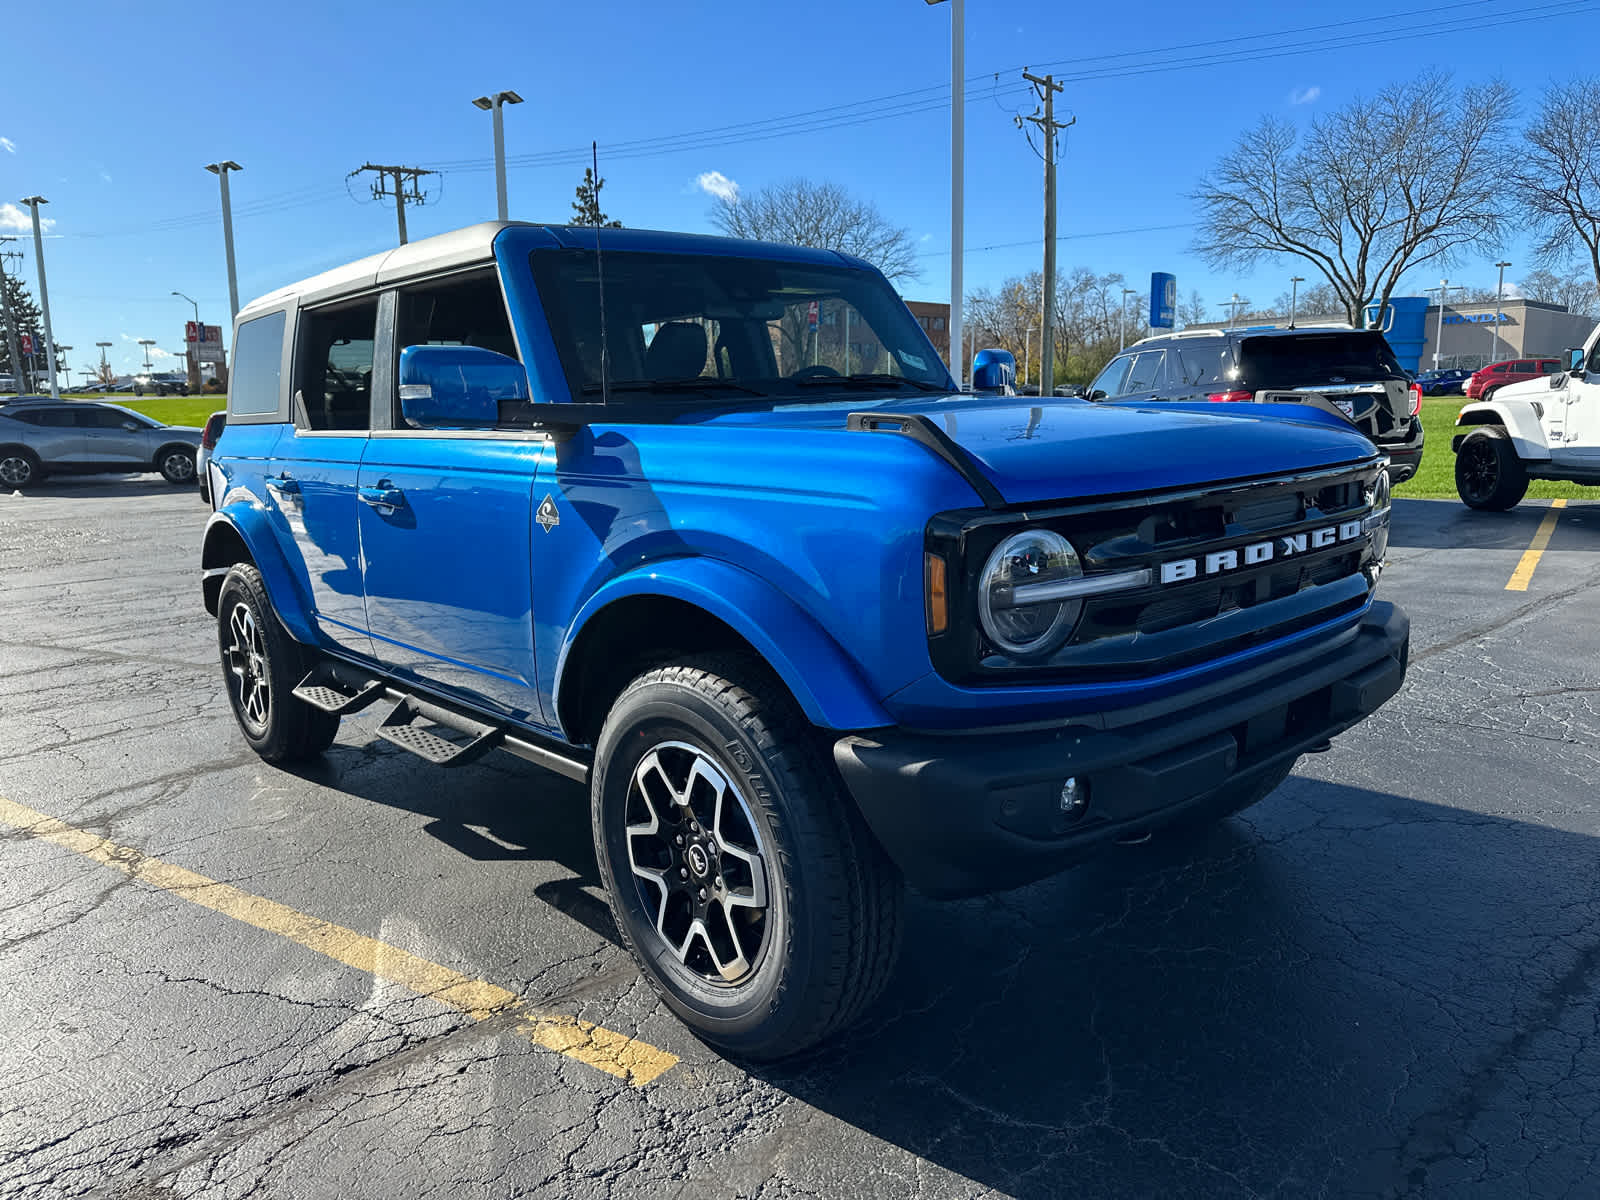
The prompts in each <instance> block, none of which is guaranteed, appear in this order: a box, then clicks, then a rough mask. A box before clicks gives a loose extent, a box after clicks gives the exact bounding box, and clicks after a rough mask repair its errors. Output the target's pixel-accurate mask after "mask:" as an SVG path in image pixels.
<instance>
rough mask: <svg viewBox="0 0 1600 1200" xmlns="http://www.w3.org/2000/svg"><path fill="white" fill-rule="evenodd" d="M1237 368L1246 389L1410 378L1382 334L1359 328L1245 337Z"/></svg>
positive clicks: (1299, 386) (1315, 385)
mask: <svg viewBox="0 0 1600 1200" xmlns="http://www.w3.org/2000/svg"><path fill="white" fill-rule="evenodd" d="M1239 373H1240V379H1241V381H1242V383H1243V385H1244V386H1245V387H1246V388H1248V389H1249V390H1250V391H1261V390H1262V389H1264V388H1302V387H1318V386H1321V385H1324V384H1340V383H1374V382H1378V381H1382V380H1390V379H1395V380H1406V381H1409V379H1410V376H1408V375H1407V374H1406V373H1405V372H1404V371H1402V370H1401V369H1400V363H1399V362H1398V361H1397V360H1396V359H1395V356H1394V351H1393V350H1391V349H1389V343H1388V342H1386V341H1384V340H1383V335H1382V334H1381V333H1372V332H1367V331H1363V330H1350V331H1348V332H1344V331H1339V332H1332V333H1299V334H1289V335H1284V336H1280V337H1249V338H1245V339H1244V340H1243V341H1242V342H1241V343H1240V344H1239Z"/></svg>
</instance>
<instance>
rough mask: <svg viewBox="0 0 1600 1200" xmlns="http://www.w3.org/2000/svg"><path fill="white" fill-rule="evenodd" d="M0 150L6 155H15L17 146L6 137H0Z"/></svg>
mask: <svg viewBox="0 0 1600 1200" xmlns="http://www.w3.org/2000/svg"><path fill="white" fill-rule="evenodd" d="M0 150H4V151H5V152H6V153H7V154H15V153H16V152H17V144H16V143H15V142H13V141H12V140H11V139H10V138H8V137H0Z"/></svg>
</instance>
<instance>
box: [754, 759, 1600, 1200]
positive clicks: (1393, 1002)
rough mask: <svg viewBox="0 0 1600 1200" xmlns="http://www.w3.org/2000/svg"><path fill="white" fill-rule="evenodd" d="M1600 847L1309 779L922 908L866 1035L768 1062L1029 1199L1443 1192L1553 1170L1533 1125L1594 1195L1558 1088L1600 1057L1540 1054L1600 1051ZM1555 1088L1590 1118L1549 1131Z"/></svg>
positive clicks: (877, 1128) (813, 1097)
mask: <svg viewBox="0 0 1600 1200" xmlns="http://www.w3.org/2000/svg"><path fill="white" fill-rule="evenodd" d="M1595 849H1596V845H1595V842H1594V840H1593V839H1592V838H1590V837H1587V836H1581V835H1575V834H1572V833H1568V832H1564V831H1559V830H1554V829H1549V828H1545V827H1541V826H1534V825H1528V824H1524V823H1521V822H1517V821H1511V820H1504V819H1499V818H1493V817H1483V816H1480V815H1478V814H1476V813H1469V812H1464V811H1462V810H1457V809H1451V808H1445V807H1438V806H1434V805H1429V804H1424V803H1420V802H1417V801H1412V800H1407V799H1403V798H1401V797H1397V796H1393V795H1387V794H1384V793H1379V792H1371V791H1364V790H1361V789H1357V788H1351V787H1344V786H1339V785H1334V784H1329V783H1323V782H1318V781H1313V780H1306V779H1303V778H1295V779H1293V780H1291V782H1290V783H1288V784H1286V785H1285V786H1284V787H1283V788H1282V789H1280V790H1279V792H1278V793H1276V794H1275V795H1274V797H1272V798H1271V799H1269V800H1268V801H1266V802H1265V803H1264V804H1262V805H1261V806H1258V808H1256V809H1253V810H1251V812H1250V813H1248V814H1245V815H1244V816H1243V817H1240V818H1235V819H1233V820H1231V821H1229V822H1226V823H1224V824H1223V825H1221V826H1219V827H1218V828H1217V829H1215V830H1214V831H1213V832H1212V833H1211V834H1210V835H1209V836H1207V837H1205V838H1204V839H1203V840H1201V841H1200V842H1199V843H1198V844H1195V845H1192V846H1187V847H1184V846H1173V845H1168V846H1162V845H1160V844H1157V843H1152V844H1150V845H1148V846H1146V847H1144V848H1131V849H1130V851H1129V852H1128V853H1125V854H1121V855H1118V856H1115V857H1112V858H1109V859H1104V860H1101V861H1099V862H1096V863H1092V864H1088V865H1086V866H1084V867H1081V868H1079V869H1077V870H1075V871H1072V872H1069V873H1067V874H1065V875H1063V876H1060V877H1057V878H1055V879H1052V880H1048V881H1044V882H1042V883H1039V884H1035V885H1033V886H1031V887H1029V888H1026V889H1023V890H1020V891H1017V892H1013V893H1010V894H1006V895H1001V896H996V897H989V898H984V899H978V900H971V901H964V902H960V903H946V904H935V903H933V902H928V901H917V902H916V903H915V904H914V905H913V908H912V912H911V917H910V925H909V930H908V937H907V945H906V948H905V954H904V957H903V958H902V960H901V967H900V969H899V971H898V974H897V976H896V978H895V980H894V983H893V985H892V986H891V988H890V990H889V993H888V995H887V996H886V998H885V1000H884V1001H883V1002H881V1003H880V1005H879V1006H878V1011H877V1012H876V1014H874V1017H873V1019H872V1020H871V1022H870V1024H869V1025H868V1026H867V1027H866V1028H864V1029H862V1030H859V1031H857V1032H856V1033H854V1034H852V1035H850V1036H849V1037H848V1038H847V1039H846V1040H844V1041H842V1042H840V1043H839V1044H837V1045H835V1046H833V1047H831V1048H829V1049H826V1050H824V1051H822V1052H821V1053H819V1054H816V1055H815V1056H813V1057H812V1058H811V1059H809V1060H807V1061H805V1062H803V1063H800V1064H797V1065H787V1066H777V1067H756V1068H751V1069H752V1070H753V1071H754V1073H755V1074H757V1075H758V1076H759V1077H761V1078H763V1079H765V1080H766V1081H767V1082H769V1083H771V1084H773V1085H774V1086H777V1087H779V1088H781V1089H782V1090H783V1091H785V1092H787V1093H789V1094H791V1095H793V1096H795V1097H797V1098H799V1099H801V1100H804V1101H805V1102H806V1103H807V1104H809V1105H812V1106H814V1107H816V1108H818V1109H821V1110H823V1111H824V1112H827V1113H830V1114H832V1115H833V1116H835V1117H837V1118H838V1119H839V1120H840V1121H842V1122H844V1123H845V1124H846V1125H848V1126H853V1127H854V1128H856V1129H859V1130H861V1131H864V1132H865V1133H866V1134H869V1135H871V1136H872V1137H873V1138H878V1139H882V1140H884V1141H887V1142H890V1143H893V1144H894V1145H896V1146H900V1147H903V1148H904V1149H906V1150H908V1151H910V1152H912V1153H914V1154H916V1155H919V1156H922V1157H924V1158H926V1159H928V1160H930V1161H932V1162H934V1163H937V1164H938V1165H940V1166H942V1167H945V1168H947V1169H949V1170H951V1171H954V1172H956V1173H958V1174H960V1175H962V1176H965V1177H966V1178H968V1179H970V1180H973V1181H976V1182H977V1183H979V1184H981V1185H983V1186H985V1187H989V1188H994V1189H996V1190H998V1191H1000V1192H1003V1193H1006V1194H1010V1195H1020V1196H1057V1195H1061V1196H1065V1195H1077V1196H1090V1195H1121V1196H1156V1195H1184V1196H1193V1195H1229V1196H1232V1195H1254V1194H1257V1193H1260V1192H1266V1193H1279V1194H1307V1193H1313V1194H1314V1193H1323V1194H1329V1193H1331V1194H1339V1195H1345V1194H1350V1193H1352V1192H1358V1191H1359V1192H1363V1193H1367V1192H1370V1193H1371V1194H1374V1195H1391V1194H1399V1193H1402V1192H1405V1193H1410V1192H1413V1191H1418V1192H1425V1191H1428V1190H1429V1187H1428V1185H1429V1183H1430V1180H1432V1181H1442V1180H1445V1179H1451V1178H1459V1176H1458V1175H1453V1174H1451V1172H1452V1171H1455V1170H1457V1169H1458V1168H1460V1167H1461V1166H1462V1165H1463V1164H1462V1163H1461V1162H1456V1161H1454V1160H1455V1159H1456V1157H1457V1156H1460V1157H1461V1159H1462V1160H1463V1161H1466V1160H1471V1159H1472V1156H1473V1155H1474V1154H1478V1155H1480V1158H1479V1159H1478V1160H1477V1163H1476V1165H1477V1166H1479V1167H1481V1166H1483V1165H1484V1163H1485V1161H1486V1160H1487V1159H1488V1157H1489V1146H1490V1145H1491V1144H1496V1142H1495V1139H1496V1137H1498V1139H1499V1141H1498V1148H1499V1149H1500V1150H1501V1151H1502V1152H1503V1153H1504V1154H1505V1157H1506V1159H1507V1160H1508V1161H1509V1160H1515V1159H1516V1158H1517V1157H1518V1156H1519V1155H1520V1154H1522V1153H1523V1152H1524V1151H1526V1152H1528V1153H1533V1152H1534V1151H1533V1148H1532V1147H1531V1146H1528V1147H1520V1148H1519V1147H1518V1146H1517V1145H1516V1142H1517V1139H1518V1136H1519V1135H1518V1133H1517V1128H1518V1126H1517V1122H1518V1121H1519V1120H1525V1121H1527V1122H1528V1124H1529V1126H1533V1127H1537V1128H1538V1129H1539V1133H1538V1135H1537V1136H1538V1137H1540V1138H1542V1139H1545V1140H1546V1142H1547V1143H1548V1141H1549V1140H1551V1139H1556V1140H1559V1139H1562V1138H1566V1139H1569V1140H1570V1142H1571V1145H1572V1154H1573V1157H1572V1159H1571V1161H1570V1162H1565V1163H1562V1164H1560V1165H1558V1166H1557V1167H1556V1169H1555V1171H1554V1173H1553V1176H1552V1177H1550V1178H1548V1179H1547V1180H1546V1182H1548V1183H1549V1184H1550V1185H1551V1187H1553V1188H1554V1189H1555V1190H1561V1188H1562V1187H1563V1186H1565V1187H1571V1188H1576V1189H1577V1190H1579V1191H1581V1190H1583V1188H1584V1182H1583V1181H1584V1180H1586V1179H1588V1175H1587V1170H1588V1167H1587V1163H1588V1161H1589V1159H1590V1158H1591V1157H1592V1155H1593V1152H1594V1144H1595V1140H1594V1136H1593V1131H1592V1130H1591V1129H1590V1128H1589V1127H1588V1125H1587V1124H1586V1123H1585V1122H1586V1121H1587V1119H1588V1118H1587V1116H1586V1115H1585V1114H1592V1113H1593V1111H1594V1102H1593V1097H1592V1094H1589V1093H1588V1092H1586V1090H1585V1089H1586V1088H1587V1086H1588V1085H1587V1084H1586V1085H1584V1086H1583V1087H1577V1086H1574V1087H1572V1088H1570V1089H1564V1088H1563V1087H1562V1082H1561V1081H1562V1080H1563V1079H1565V1078H1570V1077H1575V1078H1577V1079H1587V1080H1590V1081H1592V1079H1593V1077H1594V1072H1595V1070H1596V1068H1597V1067H1600V1051H1597V1050H1594V1049H1590V1048H1585V1049H1583V1050H1579V1051H1575V1052H1574V1053H1573V1054H1572V1055H1569V1056H1567V1057H1564V1058H1561V1060H1560V1061H1559V1062H1547V1063H1545V1064H1544V1065H1543V1066H1542V1067H1541V1065H1540V1063H1539V1062H1537V1061H1533V1062H1530V1061H1528V1059H1530V1058H1531V1059H1535V1060H1537V1059H1538V1057H1539V1056H1540V1052H1539V1051H1537V1050H1535V1049H1534V1047H1533V1039H1534V1038H1536V1037H1538V1036H1540V1035H1542V1034H1543V1033H1545V1031H1547V1030H1549V1029H1551V1027H1554V1026H1557V1025H1559V1024H1560V1022H1561V1020H1562V1017H1563V1016H1566V1017H1568V1018H1570V1020H1569V1024H1571V1025H1573V1026H1575V1027H1576V1029H1577V1030H1578V1031H1579V1036H1583V1034H1582V1031H1583V1030H1584V1029H1585V1028H1587V1029H1588V1030H1589V1032H1590V1033H1592V1026H1593V1015H1592V1014H1593V1008H1594V995H1593V990H1594V988H1595V986H1596V980H1595V979H1594V977H1593V974H1594V972H1595V971H1596V970H1597V963H1600V931H1597V930H1596V928H1595V924H1594V921H1595V915H1596V913H1597V912H1600V903H1597V901H1600V878H1597V875H1596V872H1595V871H1594V868H1593V860H1594V854H1595ZM1535 879H1537V880H1539V881H1540V882H1539V884H1538V886H1537V887H1532V888H1530V887H1529V886H1528V885H1529V882H1530V881H1532V880H1535ZM1579 914H1582V915H1581V916H1580V915H1579ZM1575 929H1582V930H1583V931H1584V932H1583V934H1582V936H1576V937H1575V936H1573V935H1574V930H1575ZM1557 1057H1560V1056H1559V1055H1558V1056H1557ZM1541 1072H1543V1073H1542V1074H1541ZM1568 1073H1570V1075H1569V1074H1568ZM1541 1081H1542V1082H1541ZM1545 1086H1549V1087H1552V1088H1555V1089H1556V1090H1557V1091H1560V1092H1563V1093H1565V1092H1567V1091H1569V1090H1570V1098H1571V1100H1573V1101H1574V1102H1576V1105H1577V1110H1576V1111H1574V1112H1572V1113H1569V1114H1567V1115H1566V1116H1565V1117H1561V1116H1559V1115H1557V1116H1554V1117H1551V1118H1550V1121H1549V1123H1546V1124H1539V1125H1535V1118H1536V1117H1547V1116H1549V1113H1548V1112H1546V1111H1536V1110H1541V1105H1540V1104H1539V1102H1538V1100H1537V1099H1531V1098H1530V1097H1529V1096H1527V1095H1524V1094H1523V1092H1524V1089H1527V1090H1528V1091H1529V1092H1535V1091H1536V1090H1537V1089H1539V1088H1542V1087H1545ZM1550 1102H1551V1103H1552V1104H1553V1105H1555V1106H1557V1107H1556V1108H1555V1109H1554V1112H1555V1113H1557V1114H1559V1113H1560V1111H1561V1110H1560V1108H1559V1106H1560V1105H1562V1104H1565V1103H1567V1102H1568V1097H1567V1095H1565V1094H1563V1095H1562V1096H1561V1098H1559V1099H1557V1098H1554V1097H1552V1098H1551V1101H1550ZM1508 1125H1509V1128H1507V1126H1508ZM1486 1130H1487V1132H1486ZM1522 1136H1533V1135H1522ZM1474 1139H1477V1141H1476V1142H1475V1141H1474ZM1585 1142H1587V1145H1588V1149H1587V1150H1583V1149H1582V1147H1583V1145H1584V1143H1585ZM838 1149H841V1148H840V1147H817V1148H816V1149H815V1150H812V1151H809V1152H810V1153H815V1154H816V1155H817V1156H818V1157H819V1160H820V1159H821V1158H822V1157H824V1156H826V1155H827V1154H828V1153H830V1152H831V1151H834V1150H838ZM807 1152H808V1151H805V1150H802V1149H800V1148H798V1147H796V1146H794V1145H792V1144H790V1145H785V1146H784V1147H783V1153H784V1155H785V1156H786V1158H788V1159H791V1160H792V1159H793V1158H794V1157H795V1156H797V1155H803V1154H805V1153H807ZM1558 1158H1559V1156H1558ZM1467 1165H1469V1166H1470V1165H1472V1163H1470V1162H1468V1163H1467ZM1563 1171H1565V1172H1567V1173H1566V1174H1563V1173H1562V1172H1563ZM1430 1173H1431V1174H1430ZM794 1177H797V1178H804V1177H807V1176H806V1175H804V1174H795V1175H794ZM1472 1177H1473V1176H1472V1173H1471V1172H1469V1173H1468V1174H1467V1176H1466V1178H1467V1179H1471V1178H1472ZM1435 1186H1438V1184H1437V1182H1436V1183H1435ZM1532 1190H1533V1191H1535V1192H1545V1194H1549V1191H1548V1190H1547V1189H1546V1188H1545V1187H1544V1186H1543V1184H1541V1185H1540V1186H1538V1187H1535V1188H1533V1189H1532ZM1500 1194H1504V1193H1500Z"/></svg>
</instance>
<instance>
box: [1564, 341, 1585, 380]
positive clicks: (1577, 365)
mask: <svg viewBox="0 0 1600 1200" xmlns="http://www.w3.org/2000/svg"><path fill="white" fill-rule="evenodd" d="M1567 370H1569V371H1571V372H1572V373H1573V374H1574V375H1579V374H1582V372H1583V350H1582V349H1581V348H1580V349H1577V350H1568V351H1567Z"/></svg>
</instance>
